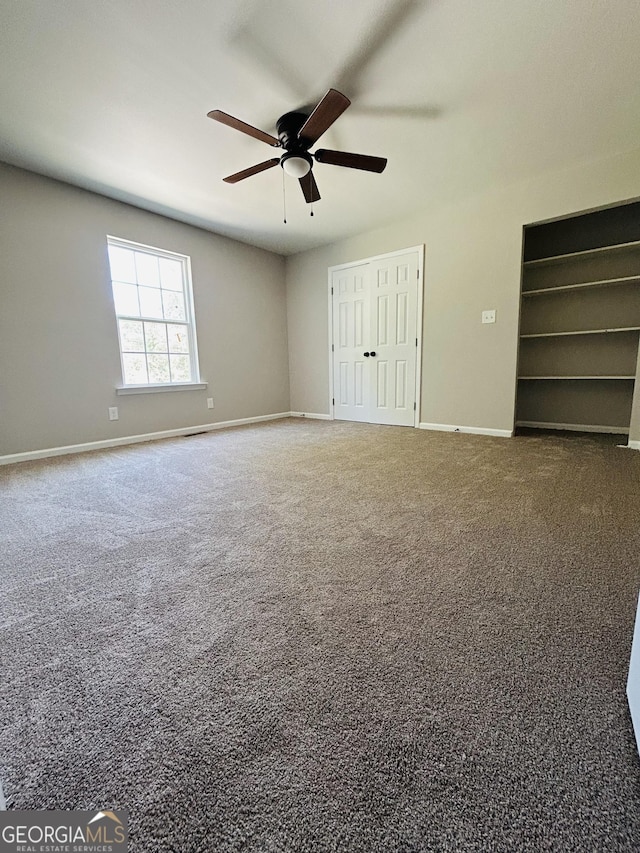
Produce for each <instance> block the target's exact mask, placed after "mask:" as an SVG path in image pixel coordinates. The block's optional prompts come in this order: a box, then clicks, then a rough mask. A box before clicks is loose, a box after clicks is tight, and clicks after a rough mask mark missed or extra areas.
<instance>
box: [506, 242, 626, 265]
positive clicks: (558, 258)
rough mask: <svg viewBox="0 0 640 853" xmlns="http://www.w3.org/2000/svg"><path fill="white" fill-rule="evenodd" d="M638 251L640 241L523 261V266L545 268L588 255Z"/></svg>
mask: <svg viewBox="0 0 640 853" xmlns="http://www.w3.org/2000/svg"><path fill="white" fill-rule="evenodd" d="M634 247H636V248H638V249H640V240H633V241H632V242H631V243H615V244H614V245H613V246H601V247H599V248H597V249H583V250H582V251H581V252H567V254H565V255H551V256H550V257H548V258H537V259H536V260H535V261H525V262H524V264H523V266H524V267H526V268H529V267H535V266H539V267H542V266H545V265H550V264H561V263H563V261H571V260H574V259H575V260H578V259H582V258H587V257H589V255H591V256H596V257H597V256H598V255H603V254H611V253H612V252H615V251H616V250H618V251H623V250H624V249H633V248H634Z"/></svg>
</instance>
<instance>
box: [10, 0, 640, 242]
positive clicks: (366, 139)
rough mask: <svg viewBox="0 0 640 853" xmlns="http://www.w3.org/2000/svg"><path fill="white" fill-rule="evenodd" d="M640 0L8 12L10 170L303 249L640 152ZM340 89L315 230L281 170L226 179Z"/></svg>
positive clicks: (111, 6)
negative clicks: (293, 116)
mask: <svg viewBox="0 0 640 853" xmlns="http://www.w3.org/2000/svg"><path fill="white" fill-rule="evenodd" d="M638 45H640V2H638V0H349V3H345V2H344V0H340V2H338V0H251V2H250V0H180V2H178V0H0V160H5V161H6V162H9V163H13V164H15V165H19V166H23V167H25V168H28V169H31V170H33V171H36V172H41V173H42V174H45V175H50V176H52V177H56V178H60V179H63V180H66V181H69V182H70V183H74V184H77V185H79V186H82V187H85V188H88V189H92V190H96V191H99V192H102V193H104V194H105V195H108V196H112V197H114V198H119V199H123V200H125V201H130V202H133V203H134V204H138V205H139V206H141V207H144V208H147V209H149V210H154V211H158V212H161V213H165V214H168V215H170V216H173V217H175V218H177V219H181V220H184V221H186V222H190V223H193V224H196V225H200V226H204V227H206V228H210V229H212V230H214V231H217V232H219V233H223V234H227V235H229V236H231V237H235V238H237V239H240V240H243V241H245V242H248V243H252V244H254V245H257V246H262V247H265V248H268V249H272V250H274V251H277V252H280V253H283V254H290V253H292V252H296V251H301V250H304V249H307V248H310V247H312V246H317V245H321V244H323V243H328V242H331V241H333V240H336V239H339V238H341V237H343V236H345V235H348V234H354V233H358V232H360V231H363V230H366V229H368V228H372V227H375V226H377V225H382V224H384V223H385V222H387V221H390V220H393V219H397V218H399V217H402V216H404V215H406V214H408V213H410V212H411V211H412V210H414V209H418V208H421V209H424V208H430V207H437V206H439V205H442V204H445V203H447V202H448V201H451V200H454V199H457V198H460V197H462V196H464V195H465V194H470V193H475V192H479V191H482V190H483V189H486V188H487V187H489V186H491V185H496V184H504V183H508V182H511V181H515V180H518V179H520V178H522V177H525V176H531V175H535V174H536V173H538V172H540V171H543V170H546V169H554V168H562V167H563V166H564V165H566V164H568V163H569V162H572V161H576V160H585V159H591V158H596V157H599V156H606V155H608V154H613V153H617V152H620V151H625V150H629V149H632V148H636V147H640V96H639V92H640V49H639V47H638ZM329 87H335V88H337V89H339V90H341V91H343V92H344V93H345V94H346V95H347V96H348V97H350V98H351V100H352V106H351V107H350V109H348V110H347V112H345V113H344V114H343V115H342V116H341V117H340V118H339V119H338V121H337V122H336V124H335V125H334V126H333V127H332V128H331V129H330V130H329V131H328V132H327V133H326V134H325V135H324V136H323V137H322V140H321V142H320V143H318V145H322V147H328V148H338V149H342V150H345V151H355V152H360V153H365V154H373V155H378V156H386V157H388V159H389V165H388V167H387V169H386V171H385V172H384V173H383V174H382V175H376V174H370V173H366V172H358V171H354V170H349V169H342V168H339V167H336V166H328V165H323V164H316V165H315V166H314V174H315V176H316V179H317V182H318V185H319V188H320V192H321V194H322V200H321V201H320V202H318V203H317V204H316V205H314V217H313V218H310V217H309V208H308V206H307V205H305V203H304V200H303V198H302V195H301V192H300V189H299V187H298V185H297V182H296V181H295V180H293V179H291V178H288V179H287V218H288V224H287V225H284V224H283V222H282V195H283V178H282V170H281V169H279V168H274V169H271V170H269V171H267V172H263V173H262V174H259V175H257V176H254V177H252V178H250V179H247V180H246V181H243V182H242V183H239V184H236V185H228V184H225V183H223V182H222V178H223V177H224V176H225V175H228V174H230V173H232V172H236V171H239V170H240V169H243V168H246V167H248V166H251V165H253V164H255V163H259V162H261V161H262V160H266V159H268V158H270V157H272V156H274V154H276V155H277V153H278V152H277V150H274V149H272V148H269V147H268V146H266V145H264V144H262V143H260V142H258V141H256V140H254V139H251V138H250V137H247V136H245V135H243V134H240V133H238V132H237V131H234V130H231V129H230V128H228V127H225V126H223V125H221V124H218V123H216V122H213V121H211V120H210V119H208V118H207V112H208V111H209V110H211V109H214V108H217V109H221V110H224V111H225V112H228V113H232V114H233V115H235V116H238V117H239V118H241V119H243V120H244V121H246V122H248V123H249V124H253V125H256V126H258V127H260V128H262V129H264V130H266V131H268V132H270V133H274V132H275V122H276V119H277V118H278V117H279V116H280V115H281V114H282V113H284V112H287V111H289V110H291V109H294V108H297V107H300V106H301V105H304V104H310V103H313V102H315V101H317V100H318V99H319V98H320V97H321V96H322V95H323V94H324V92H325V91H326V90H327V89H328V88H329Z"/></svg>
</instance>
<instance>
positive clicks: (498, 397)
mask: <svg viewBox="0 0 640 853" xmlns="http://www.w3.org/2000/svg"><path fill="white" fill-rule="evenodd" d="M638 196H640V150H637V151H633V152H630V153H626V154H623V155H620V156H617V157H615V158H609V159H607V160H601V161H596V162H591V163H585V164H579V165H576V166H575V167H573V168H571V169H569V170H566V171H563V172H554V173H547V174H544V175H541V176H539V177H537V178H535V179H532V180H529V181H527V182H523V183H521V184H517V185H514V186H510V187H507V188H503V189H501V190H496V191H494V192H491V193H487V194H484V195H482V196H478V197H476V198H471V199H468V200H467V201H466V202H464V203H462V204H456V205H452V206H451V207H448V208H445V209H443V210H440V211H438V213H437V214H427V213H417V214H414V215H413V216H411V217H408V218H407V219H405V220H403V221H401V222H397V223H393V224H390V225H388V226H387V227H386V228H381V229H378V230H376V231H372V232H369V233H367V234H362V235H360V236H358V237H355V238H352V239H349V240H344V241H342V242H339V243H335V244H333V245H331V246H326V247H323V248H321V249H315V250H312V251H309V252H304V253H301V254H299V255H294V256H292V257H289V258H287V288H288V292H287V306H288V308H287V315H288V325H289V364H290V377H291V408H292V410H293V411H303V412H315V413H327V412H329V391H328V389H329V359H328V349H327V346H328V344H327V341H328V307H327V268H328V267H330V266H333V265H337V264H343V263H348V262H350V261H357V260H361V259H363V258H366V257H369V256H372V255H377V254H382V253H385V252H391V251H395V250H397V249H403V248H405V247H409V246H414V245H418V244H421V243H424V244H425V246H426V251H425V301H424V318H423V336H424V349H423V364H422V393H421V400H420V420H421V422H423V423H431V424H442V425H453V426H467V427H477V428H480V429H498V430H511V429H512V428H513V417H514V403H515V388H516V364H517V350H518V347H517V344H518V313H519V299H520V272H521V251H522V229H523V226H524V225H525V224H527V223H530V222H537V221H540V220H545V219H551V218H554V217H558V216H564V215H567V214H570V213H573V212H576V211H580V210H587V209H590V208H594V207H599V206H603V205H607V204H613V203H616V202H619V201H622V200H628V199H631V198H636V197H638ZM486 308H495V309H497V320H498V321H497V323H496V324H495V325H484V326H483V325H482V324H481V322H480V316H481V312H482V310H483V309H486ZM638 385H639V386H640V383H638ZM636 396H637V397H638V398H640V393H638V394H637V395H636ZM638 406H640V399H638ZM636 408H637V407H636ZM632 423H633V427H632V434H631V438H634V437H637V438H640V412H638V411H634V418H633V421H632ZM636 432H637V433H638V435H637V436H636V435H635V433H636Z"/></svg>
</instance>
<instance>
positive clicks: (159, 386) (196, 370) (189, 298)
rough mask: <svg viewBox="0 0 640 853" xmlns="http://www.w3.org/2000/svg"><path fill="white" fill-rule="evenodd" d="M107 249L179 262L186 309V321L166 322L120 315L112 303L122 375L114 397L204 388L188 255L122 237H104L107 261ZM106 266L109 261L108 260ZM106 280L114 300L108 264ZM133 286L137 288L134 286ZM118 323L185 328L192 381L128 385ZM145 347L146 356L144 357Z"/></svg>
mask: <svg viewBox="0 0 640 853" xmlns="http://www.w3.org/2000/svg"><path fill="white" fill-rule="evenodd" d="M110 247H114V248H120V249H129V250H132V251H135V252H142V253H145V254H148V255H152V256H153V257H155V258H168V259H170V260H172V261H179V262H180V264H181V267H182V295H183V298H184V305H185V317H186V319H185V320H174V319H171V320H165V319H160V318H158V317H145V316H142V315H139V316H133V315H128V314H119V313H118V311H117V309H116V306H115V301H114V313H115V318H116V327H117V334H118V349H119V351H120V369H121V375H122V385H119V386H117V387H116V393H117V394H148V393H153V392H156V391H180V390H196V389H200V388H206V387H207V383H206V382H202V381H201V379H200V366H199V364H200V363H199V359H198V342H197V337H196V319H195V309H194V303H193V285H192V279H191V258H190V257H189V256H188V255H181V254H179V253H177V252H170V251H168V250H167V249H159V248H157V247H156V246H146V245H145V244H143V243H136V242H134V241H133V240H125V239H123V238H122V237H113V236H111V235H109V234H108V235H107V260H108V250H109V248H110ZM108 262H109V260H108ZM109 279H110V282H111V285H112V298H113V282H114V279H112V278H111V264H110V262H109ZM136 286H138V287H139V286H140V285H139V284H138V283H137V282H136ZM119 320H134V321H139V322H143V323H144V322H145V321H146V322H150V323H164V324H165V325H169V324H170V325H182V326H184V327H185V330H186V333H187V339H188V341H189V356H190V364H191V379H190V380H189V381H188V382H187V381H179V382H162V383H154V382H145V383H141V384H131V383H126V382H125V370H124V359H123V351H122V342H121V340H120V323H119ZM147 354H148V353H147V350H146V346H145V355H147Z"/></svg>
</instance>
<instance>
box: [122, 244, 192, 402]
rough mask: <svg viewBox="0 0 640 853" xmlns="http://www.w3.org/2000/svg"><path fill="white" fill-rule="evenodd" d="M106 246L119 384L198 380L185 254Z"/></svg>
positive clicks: (127, 246)
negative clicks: (115, 327) (119, 376)
mask: <svg viewBox="0 0 640 853" xmlns="http://www.w3.org/2000/svg"><path fill="white" fill-rule="evenodd" d="M107 244H108V251H109V263H110V268H111V276H112V279H111V284H112V290H113V298H114V305H115V310H116V319H117V324H118V341H119V345H120V357H121V362H122V377H123V384H124V385H125V386H127V385H129V386H131V385H172V384H184V383H191V382H198V381H199V377H198V367H197V352H196V341H195V326H194V320H193V296H192V291H191V279H190V269H189V258H188V256H186V255H177V254H175V253H172V252H166V251H164V250H161V249H154V248H152V247H149V246H142V245H140V244H137V243H132V242H130V241H127V240H121V239H119V238H114V237H108V238H107ZM143 299H144V300H147V301H146V303H145V304H144V305H143ZM143 309H144V311H145V313H143ZM149 309H151V312H150V313H149ZM123 324H130V325H129V327H125V326H123ZM150 324H153V325H150ZM154 329H155V331H154ZM159 329H162V332H159V331H158V330H159ZM178 330H180V331H178ZM183 335H184V337H182V336H183ZM127 337H128V340H125V338H127ZM132 338H133V342H132ZM132 357H136V358H132Z"/></svg>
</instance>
